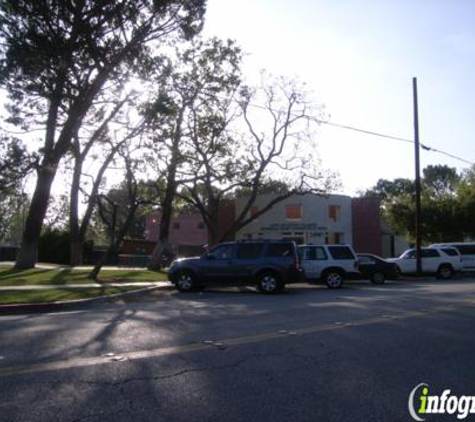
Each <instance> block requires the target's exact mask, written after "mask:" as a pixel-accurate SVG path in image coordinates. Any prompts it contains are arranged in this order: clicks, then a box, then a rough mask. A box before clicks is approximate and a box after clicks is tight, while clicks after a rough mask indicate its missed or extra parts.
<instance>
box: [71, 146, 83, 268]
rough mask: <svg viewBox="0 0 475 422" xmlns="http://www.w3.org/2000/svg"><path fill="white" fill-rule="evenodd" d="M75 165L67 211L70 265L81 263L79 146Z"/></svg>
mask: <svg viewBox="0 0 475 422" xmlns="http://www.w3.org/2000/svg"><path fill="white" fill-rule="evenodd" d="M75 155H76V157H75V158H76V163H75V165H74V173H73V180H72V183H71V196H70V209H69V236H70V246H69V247H70V251H71V256H70V261H69V263H70V264H71V265H81V264H82V263H83V256H82V244H83V241H84V239H82V238H81V235H80V231H79V184H80V182H81V172H82V157H81V156H80V154H79V145H77V146H76V151H75Z"/></svg>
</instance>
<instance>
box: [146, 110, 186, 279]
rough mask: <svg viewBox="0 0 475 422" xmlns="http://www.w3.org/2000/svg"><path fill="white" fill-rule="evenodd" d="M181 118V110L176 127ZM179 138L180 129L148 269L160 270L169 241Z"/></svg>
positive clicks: (173, 149) (175, 137)
mask: <svg viewBox="0 0 475 422" xmlns="http://www.w3.org/2000/svg"><path fill="white" fill-rule="evenodd" d="M182 118H183V110H182V115H181V117H180V118H179V120H178V124H177V127H178V128H179V127H180V125H181V122H182ZM180 139H181V132H180V129H178V130H177V133H176V134H175V136H174V140H173V142H174V143H173V146H172V155H171V159H170V165H169V166H168V175H167V186H166V191H165V199H164V200H163V204H162V215H161V219H160V234H159V237H158V243H157V244H156V246H155V248H154V250H153V252H152V256H151V258H150V262H149V264H148V268H149V269H150V270H157V271H158V270H160V269H161V268H162V263H161V257H162V254H163V252H165V251H169V243H168V237H169V233H170V222H171V218H172V213H173V200H174V199H175V195H176V189H177V181H176V173H177V168H178V161H179V154H180V149H179V143H180Z"/></svg>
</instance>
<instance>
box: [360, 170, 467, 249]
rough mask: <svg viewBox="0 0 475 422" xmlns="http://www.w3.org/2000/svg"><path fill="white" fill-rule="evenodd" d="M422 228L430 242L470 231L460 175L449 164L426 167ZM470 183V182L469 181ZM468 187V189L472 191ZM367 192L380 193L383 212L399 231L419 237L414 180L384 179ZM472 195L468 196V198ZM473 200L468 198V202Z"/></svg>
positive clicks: (458, 235)
mask: <svg viewBox="0 0 475 422" xmlns="http://www.w3.org/2000/svg"><path fill="white" fill-rule="evenodd" d="M423 175H424V177H423V179H422V186H423V189H422V195H421V232H422V237H423V240H424V241H425V242H427V243H440V242H449V241H454V240H456V239H463V238H464V237H465V236H466V235H467V226H468V225H467V222H468V221H470V220H471V219H470V218H467V217H468V215H467V213H466V211H465V209H466V207H465V206H464V205H462V202H461V200H460V199H461V196H460V192H461V191H463V189H462V190H461V188H460V187H459V184H460V176H459V175H458V174H457V172H456V170H455V169H453V168H450V167H448V166H442V165H437V166H428V167H426V168H425V169H424V170H423ZM467 186H468V185H467ZM469 191H470V189H467V190H466V192H469ZM365 195H367V196H368V195H370V196H372V195H377V196H379V197H380V198H381V200H382V204H383V216H384V217H385V219H386V220H387V221H388V223H389V224H390V226H391V227H392V228H394V229H395V230H396V232H397V233H399V234H402V235H405V236H406V237H407V238H408V239H409V240H410V241H411V242H414V241H415V201H414V195H415V192H414V183H413V182H412V181H411V180H409V179H395V180H394V181H390V180H384V179H380V180H379V181H378V183H377V184H376V186H375V187H374V188H372V189H370V190H369V191H367V192H366V194H365ZM469 196H470V195H468V196H467V198H468V197H469ZM469 202H470V201H469V200H468V201H467V203H469Z"/></svg>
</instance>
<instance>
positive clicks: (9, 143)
mask: <svg viewBox="0 0 475 422" xmlns="http://www.w3.org/2000/svg"><path fill="white" fill-rule="evenodd" d="M35 165H36V156H35V155H30V154H29V153H28V152H27V151H26V149H25V148H24V146H23V145H22V144H21V142H20V140H19V139H16V138H11V137H8V136H6V135H2V137H1V138H0V215H1V218H0V240H7V241H9V242H14V243H16V239H17V234H16V233H14V232H18V231H19V230H21V226H22V225H23V214H24V210H25V207H26V206H27V205H28V197H27V195H26V194H25V193H24V192H23V186H22V184H23V181H24V179H25V178H26V176H27V175H28V174H29V173H30V172H31V171H32V170H33V169H34V167H35Z"/></svg>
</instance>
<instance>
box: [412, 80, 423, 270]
mask: <svg viewBox="0 0 475 422" xmlns="http://www.w3.org/2000/svg"><path fill="white" fill-rule="evenodd" d="M412 91H413V97H414V149H415V163H416V178H415V181H416V216H415V219H416V271H417V274H418V275H420V274H421V273H422V260H421V170H420V159H419V149H420V148H419V113H418V105H417V78H412Z"/></svg>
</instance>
